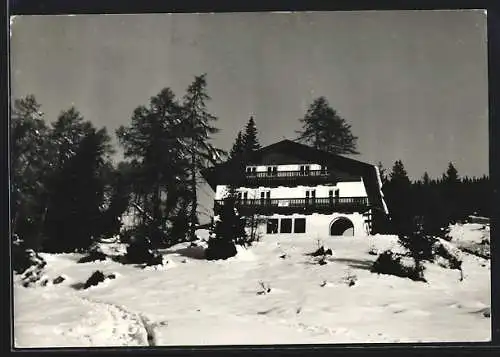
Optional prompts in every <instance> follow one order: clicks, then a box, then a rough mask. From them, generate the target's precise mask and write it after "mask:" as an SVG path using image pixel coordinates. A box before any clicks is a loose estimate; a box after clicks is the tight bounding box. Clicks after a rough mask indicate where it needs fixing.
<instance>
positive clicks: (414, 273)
mask: <svg viewBox="0 0 500 357" xmlns="http://www.w3.org/2000/svg"><path fill="white" fill-rule="evenodd" d="M424 270H425V267H424V266H423V265H422V264H420V263H419V262H418V261H416V260H414V258H412V257H405V256H404V255H402V254H398V253H393V252H392V251H390V250H386V251H384V252H382V253H381V254H380V255H379V256H378V258H377V260H376V261H375V262H374V263H373V266H372V269H371V271H372V272H373V273H377V274H388V275H394V276H399V277H402V278H410V279H411V280H414V281H424V282H425V281H426V280H425V278H424Z"/></svg>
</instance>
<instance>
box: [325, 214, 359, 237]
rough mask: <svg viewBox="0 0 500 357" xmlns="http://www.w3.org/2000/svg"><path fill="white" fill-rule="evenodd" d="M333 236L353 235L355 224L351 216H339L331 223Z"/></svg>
mask: <svg viewBox="0 0 500 357" xmlns="http://www.w3.org/2000/svg"><path fill="white" fill-rule="evenodd" d="M330 235H331V236H353V235H354V224H353V223H352V222H351V220H350V219H349V218H346V217H339V218H336V219H334V220H333V221H332V223H330Z"/></svg>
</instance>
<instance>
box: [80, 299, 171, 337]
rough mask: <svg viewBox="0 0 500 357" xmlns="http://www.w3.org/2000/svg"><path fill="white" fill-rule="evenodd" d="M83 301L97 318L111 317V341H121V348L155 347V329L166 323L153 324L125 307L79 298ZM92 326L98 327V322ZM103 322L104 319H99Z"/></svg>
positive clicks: (91, 322) (93, 322)
mask: <svg viewBox="0 0 500 357" xmlns="http://www.w3.org/2000/svg"><path fill="white" fill-rule="evenodd" d="M79 298H80V299H81V301H82V302H83V303H85V304H87V305H89V307H90V309H91V311H92V312H96V313H98V315H97V316H100V317H101V316H103V315H104V316H106V315H107V316H109V317H110V318H111V320H112V329H111V331H110V332H111V336H109V338H110V339H112V340H113V341H115V340H117V341H120V345H121V346H155V345H156V344H157V339H156V334H155V327H156V326H157V325H162V324H164V323H156V324H155V323H151V322H150V321H149V319H148V318H147V317H145V316H143V315H141V314H140V313H136V312H132V311H130V310H128V309H126V308H125V307H123V306H120V305H117V304H113V303H108V302H104V301H98V300H93V299H89V298H87V297H79ZM92 320H93V319H92V318H90V321H89V322H90V324H91V325H96V324H97V323H96V321H92ZM99 320H101V321H102V318H99Z"/></svg>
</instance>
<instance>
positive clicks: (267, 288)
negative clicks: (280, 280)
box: [257, 281, 271, 295]
mask: <svg viewBox="0 0 500 357" xmlns="http://www.w3.org/2000/svg"><path fill="white" fill-rule="evenodd" d="M259 286H260V290H259V291H257V295H266V294H269V293H270V292H271V284H269V283H267V284H266V283H264V282H263V281H259Z"/></svg>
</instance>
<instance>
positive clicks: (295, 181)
mask: <svg viewBox="0 0 500 357" xmlns="http://www.w3.org/2000/svg"><path fill="white" fill-rule="evenodd" d="M238 161H239V162H238ZM205 177H206V178H207V181H208V182H209V184H210V185H211V186H212V188H213V189H214V191H215V197H214V214H216V215H217V214H218V211H219V210H220V207H221V206H222V205H223V204H224V202H225V201H224V199H225V198H226V197H227V196H228V195H229V194H230V192H232V193H233V194H234V195H236V197H237V200H236V208H237V209H238V210H239V211H240V213H241V214H242V215H245V216H248V215H254V216H256V217H259V218H260V219H259V222H262V223H260V224H259V226H258V228H257V229H258V231H259V233H261V234H262V235H265V236H276V235H280V236H283V235H307V236H310V237H311V238H325V237H326V236H339V235H355V236H367V235H370V234H371V233H373V232H374V227H373V219H374V212H376V213H378V214H376V215H375V216H377V217H379V218H380V217H381V215H382V216H385V215H387V213H388V212H387V208H386V206H385V203H384V201H383V196H382V193H381V187H380V179H379V174H378V170H377V169H376V167H375V166H373V165H369V164H364V163H361V162H358V161H355V160H352V159H348V158H344V157H340V156H338V155H332V154H328V153H325V152H322V151H319V150H315V149H313V148H310V147H308V146H305V145H301V144H298V143H295V142H291V141H288V140H284V141H282V142H279V143H276V144H273V145H270V146H268V147H265V148H263V149H261V150H259V151H257V152H255V153H254V154H252V156H251V157H248V158H240V159H239V160H238V159H233V160H230V161H229V162H228V163H225V164H222V165H220V166H218V167H215V168H214V169H212V170H211V171H210V172H208V173H207V174H206V175H205ZM367 181H368V182H367Z"/></svg>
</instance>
